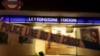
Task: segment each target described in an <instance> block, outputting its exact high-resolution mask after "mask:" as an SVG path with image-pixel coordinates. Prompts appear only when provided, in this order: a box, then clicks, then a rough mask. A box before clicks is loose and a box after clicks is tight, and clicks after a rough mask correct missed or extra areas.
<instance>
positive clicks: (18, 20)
mask: <svg viewBox="0 0 100 56" xmlns="http://www.w3.org/2000/svg"><path fill="white" fill-rule="evenodd" d="M0 20H1V21H3V22H7V23H30V22H42V23H74V24H81V23H88V24H94V23H95V24H100V19H99V18H92V17H91V18H86V17H45V16H33V17H28V16H25V17H24V16H1V17H0Z"/></svg>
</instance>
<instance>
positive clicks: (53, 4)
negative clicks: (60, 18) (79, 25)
mask: <svg viewBox="0 0 100 56" xmlns="http://www.w3.org/2000/svg"><path fill="white" fill-rule="evenodd" d="M22 1H23V6H22V8H21V10H43V11H45V10H46V11H82V12H84V11H87V12H100V6H99V5H100V3H99V2H98V1H96V0H94V1H78V0H69V1H67V0H22ZM0 9H3V6H2V3H0Z"/></svg>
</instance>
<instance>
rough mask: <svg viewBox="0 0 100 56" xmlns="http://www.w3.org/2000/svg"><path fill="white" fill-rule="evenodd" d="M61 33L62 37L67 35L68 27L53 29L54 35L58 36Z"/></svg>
mask: <svg viewBox="0 0 100 56" xmlns="http://www.w3.org/2000/svg"><path fill="white" fill-rule="evenodd" d="M58 31H60V33H61V35H66V27H52V33H54V34H57V33H58Z"/></svg>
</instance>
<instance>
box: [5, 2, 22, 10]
mask: <svg viewBox="0 0 100 56" xmlns="http://www.w3.org/2000/svg"><path fill="white" fill-rule="evenodd" d="M3 5H4V7H5V8H6V9H7V10H18V9H20V8H21V0H4V2H3Z"/></svg>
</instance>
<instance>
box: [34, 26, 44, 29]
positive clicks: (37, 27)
mask: <svg viewBox="0 0 100 56" xmlns="http://www.w3.org/2000/svg"><path fill="white" fill-rule="evenodd" d="M33 29H43V27H41V26H33Z"/></svg>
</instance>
